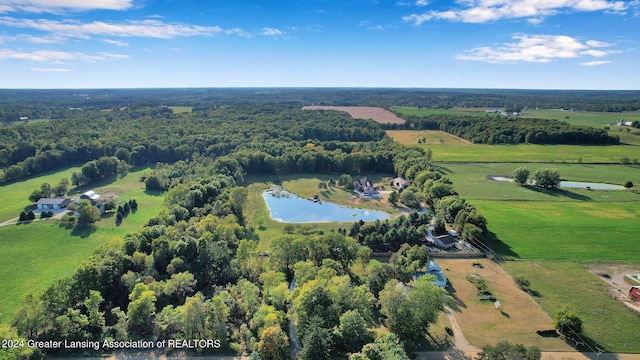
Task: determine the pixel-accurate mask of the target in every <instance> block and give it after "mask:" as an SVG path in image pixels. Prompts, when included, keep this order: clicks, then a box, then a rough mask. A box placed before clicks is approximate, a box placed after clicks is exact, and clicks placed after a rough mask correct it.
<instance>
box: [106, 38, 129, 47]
mask: <svg viewBox="0 0 640 360" xmlns="http://www.w3.org/2000/svg"><path fill="white" fill-rule="evenodd" d="M102 42H103V43H107V44H110V45H115V46H129V44H127V43H126V42H124V41H119V40H112V39H102Z"/></svg>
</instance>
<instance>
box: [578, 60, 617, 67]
mask: <svg viewBox="0 0 640 360" xmlns="http://www.w3.org/2000/svg"><path fill="white" fill-rule="evenodd" d="M606 64H611V61H607V60H602V61H588V62H583V63H579V64H578V65H582V66H600V65H606Z"/></svg>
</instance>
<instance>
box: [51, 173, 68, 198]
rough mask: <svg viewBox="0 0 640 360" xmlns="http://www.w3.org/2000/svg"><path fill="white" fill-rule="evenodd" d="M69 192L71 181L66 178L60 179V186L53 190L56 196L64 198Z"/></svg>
mask: <svg viewBox="0 0 640 360" xmlns="http://www.w3.org/2000/svg"><path fill="white" fill-rule="evenodd" d="M67 191H69V179H67V178H66V177H65V178H62V179H60V182H59V183H58V185H56V186H55V187H54V188H53V192H54V193H55V194H56V196H64V195H65V194H66V193H67Z"/></svg>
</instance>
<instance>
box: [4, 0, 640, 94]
mask: <svg viewBox="0 0 640 360" xmlns="http://www.w3.org/2000/svg"><path fill="white" fill-rule="evenodd" d="M638 65H640V0H630V1H616V0H458V1H455V2H454V1H442V0H389V1H385V0H377V1H376V0H350V1H349V0H347V1H334V0H273V1H271V0H0V88H114V87H115V88H131V87H134V88H146V87H419V88H434V87H435V88H520V89H633V90H638V89H640V71H639V70H638V67H639V66H638Z"/></svg>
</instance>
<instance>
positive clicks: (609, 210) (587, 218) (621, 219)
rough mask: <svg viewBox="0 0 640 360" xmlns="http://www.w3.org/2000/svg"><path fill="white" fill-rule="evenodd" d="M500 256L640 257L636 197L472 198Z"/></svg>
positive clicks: (639, 213) (631, 259)
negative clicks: (604, 199) (611, 199)
mask: <svg viewBox="0 0 640 360" xmlns="http://www.w3.org/2000/svg"><path fill="white" fill-rule="evenodd" d="M472 203H473V204H474V205H475V206H476V207H477V208H478V210H479V211H480V213H481V214H482V215H484V216H485V217H486V218H487V222H488V227H489V230H490V231H491V232H492V233H494V234H495V236H496V238H494V239H490V240H489V245H490V246H491V247H492V249H494V250H495V251H496V252H498V253H499V254H501V255H507V256H515V257H519V258H522V259H546V260H577V261H620V262H623V261H626V262H638V261H639V259H638V254H637V251H636V250H635V249H637V246H638V234H639V233H640V206H638V205H639V204H638V203H637V202H628V203H625V202H545V201H536V202H533V201H480V200H476V201H472Z"/></svg>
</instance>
